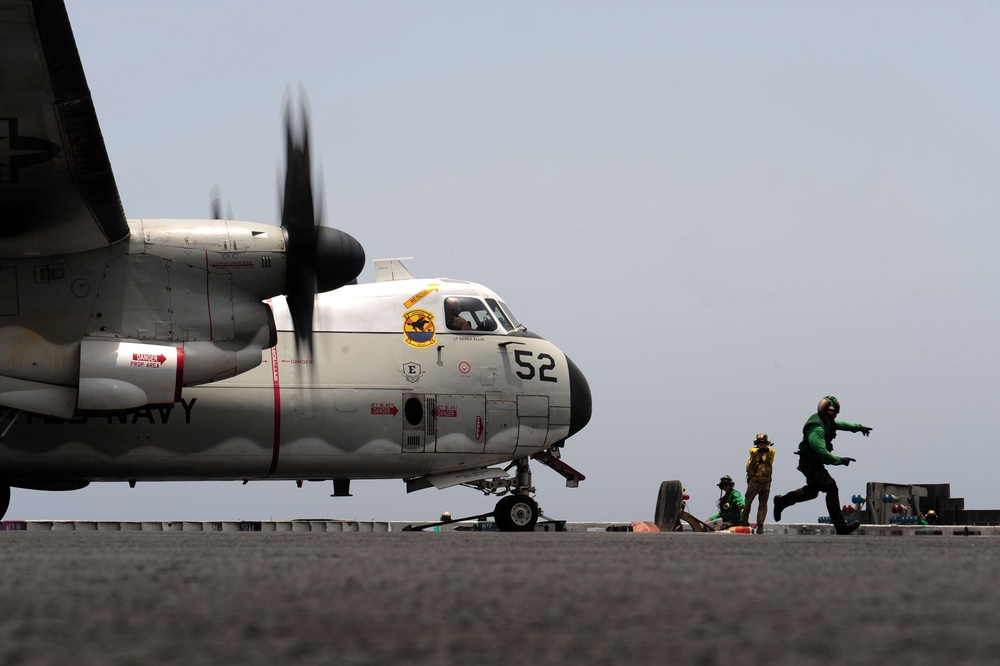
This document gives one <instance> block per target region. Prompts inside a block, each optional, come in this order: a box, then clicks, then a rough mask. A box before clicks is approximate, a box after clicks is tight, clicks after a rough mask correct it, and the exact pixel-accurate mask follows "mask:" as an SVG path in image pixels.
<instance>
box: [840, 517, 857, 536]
mask: <svg viewBox="0 0 1000 666" xmlns="http://www.w3.org/2000/svg"><path fill="white" fill-rule="evenodd" d="M859 527H861V521H859V520H852V521H851V522H849V523H846V522H845V523H841V524H840V525H837V534H850V533H852V532H853V531H854V530H856V529H858V528H859Z"/></svg>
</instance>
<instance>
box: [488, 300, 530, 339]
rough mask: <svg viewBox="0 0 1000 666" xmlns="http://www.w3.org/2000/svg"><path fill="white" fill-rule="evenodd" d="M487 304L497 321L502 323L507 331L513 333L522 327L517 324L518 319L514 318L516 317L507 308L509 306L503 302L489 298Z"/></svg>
mask: <svg viewBox="0 0 1000 666" xmlns="http://www.w3.org/2000/svg"><path fill="white" fill-rule="evenodd" d="M486 304H487V305H489V306H490V310H491V311H492V312H493V316H494V317H496V320H497V321H498V322H500V325H501V326H503V328H504V330H505V331H513V330H514V329H516V328H519V327H520V326H521V325H520V324H519V323H518V322H517V319H515V318H514V315H513V314H512V313H511V311H510V309H509V308H508V307H507V304H506V303H504V302H503V301H498V300H496V299H494V298H487V299H486Z"/></svg>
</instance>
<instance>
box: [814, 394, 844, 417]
mask: <svg viewBox="0 0 1000 666" xmlns="http://www.w3.org/2000/svg"><path fill="white" fill-rule="evenodd" d="M816 411H817V412H819V413H820V414H826V413H827V412H828V411H833V413H834V415H836V414H839V413H840V401H839V400H837V398H836V397H834V396H832V395H828V396H826V397H825V398H821V399H820V401H819V404H818V405H816Z"/></svg>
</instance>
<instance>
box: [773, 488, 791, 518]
mask: <svg viewBox="0 0 1000 666" xmlns="http://www.w3.org/2000/svg"><path fill="white" fill-rule="evenodd" d="M786 507H788V504H786V503H785V496H784V495H775V496H774V522H776V523H780V522H781V512H782V511H784V510H785V508H786Z"/></svg>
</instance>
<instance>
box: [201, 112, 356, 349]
mask: <svg viewBox="0 0 1000 666" xmlns="http://www.w3.org/2000/svg"><path fill="white" fill-rule="evenodd" d="M297 106H298V118H297V119H296V118H295V117H294V113H293V103H292V101H291V99H289V100H288V102H287V103H286V106H285V184H284V192H283V193H282V195H281V196H282V202H281V228H282V229H283V230H284V232H285V274H286V277H285V290H284V293H285V296H286V301H287V303H288V311H289V313H290V314H291V317H292V327H293V328H294V330H295V343H296V346H297V347H298V348H299V349H301V345H302V344H305V345H306V347H307V350H308V351H309V353H310V354H311V353H312V333H313V306H314V304H315V301H316V294H319V293H323V292H325V291H331V290H333V289H337V288H339V287H343V286H344V285H347V284H351V283H352V282H354V281H355V280H356V278H357V277H358V275H359V274H360V273H361V270H362V269H363V268H364V265H365V250H364V248H363V247H361V243H359V242H358V241H357V240H356V239H355V238H354V237H353V236H351V235H350V234H348V233H345V232H343V231H340V230H339V229H334V228H332V227H326V226H323V225H322V216H323V212H322V199H321V197H316V196H314V195H313V182H312V164H311V160H310V155H309V115H308V112H307V111H306V106H305V104H304V103H303V102H302V101H301V100H300V101H299V103H298V105H297ZM211 211H212V218H213V219H216V220H220V219H223V218H222V204H221V201H220V199H219V192H218V188H217V187H216V188H213V189H212V200H211ZM227 214H228V217H229V218H230V219H231V218H232V210H231V209H230V208H229V207H228V205H227Z"/></svg>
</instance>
